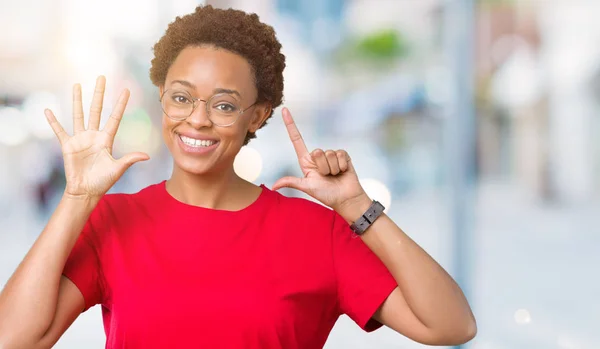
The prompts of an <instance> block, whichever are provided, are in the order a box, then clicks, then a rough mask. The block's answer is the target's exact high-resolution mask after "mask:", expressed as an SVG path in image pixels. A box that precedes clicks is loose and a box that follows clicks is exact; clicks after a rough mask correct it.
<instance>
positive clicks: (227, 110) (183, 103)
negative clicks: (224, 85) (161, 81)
mask: <svg viewBox="0 0 600 349" xmlns="http://www.w3.org/2000/svg"><path fill="white" fill-rule="evenodd" d="M198 101H200V102H204V103H206V115H207V116H208V119H209V120H210V121H211V122H212V123H213V124H214V125H216V126H220V127H227V126H231V125H233V124H235V122H236V121H237V120H238V119H239V117H240V115H242V114H243V113H245V112H246V111H247V110H248V109H250V108H252V107H253V106H254V105H256V103H257V102H258V101H256V102H254V103H252V105H250V106H249V107H248V108H245V109H242V107H241V105H240V104H241V102H240V101H238V100H237V99H236V98H235V97H233V96H232V95H230V94H228V93H218V94H215V95H213V96H212V97H210V98H209V99H207V100H204V99H200V98H194V97H192V96H191V95H190V94H189V93H188V92H186V91H184V90H166V91H165V92H164V93H163V94H162V96H161V97H160V104H161V106H162V109H163V112H164V113H165V114H166V115H167V117H169V118H170V119H172V120H175V121H184V120H185V119H187V118H188V117H190V115H192V113H193V112H194V110H196V107H197V106H198V103H197V102H198Z"/></svg>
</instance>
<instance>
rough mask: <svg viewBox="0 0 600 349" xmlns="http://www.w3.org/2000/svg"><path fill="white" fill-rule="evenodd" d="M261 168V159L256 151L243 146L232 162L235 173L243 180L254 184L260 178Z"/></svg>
mask: <svg viewBox="0 0 600 349" xmlns="http://www.w3.org/2000/svg"><path fill="white" fill-rule="evenodd" d="M262 167H263V159H262V156H261V155H260V153H259V152H258V150H256V149H254V148H251V147H248V146H245V147H242V149H241V150H240V152H239V153H238V155H237V156H236V158H235V161H234V162H233V168H234V170H235V173H237V175H238V176H240V177H242V178H243V179H245V180H247V181H249V182H254V181H255V180H257V179H258V177H259V176H260V173H261V171H262Z"/></svg>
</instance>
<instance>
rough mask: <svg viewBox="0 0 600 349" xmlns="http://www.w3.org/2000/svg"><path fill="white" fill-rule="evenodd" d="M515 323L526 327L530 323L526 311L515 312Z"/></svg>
mask: <svg viewBox="0 0 600 349" xmlns="http://www.w3.org/2000/svg"><path fill="white" fill-rule="evenodd" d="M515 322H516V323H517V324H519V325H527V324H528V323H530V322H531V314H530V313H529V310H527V309H519V310H517V311H515Z"/></svg>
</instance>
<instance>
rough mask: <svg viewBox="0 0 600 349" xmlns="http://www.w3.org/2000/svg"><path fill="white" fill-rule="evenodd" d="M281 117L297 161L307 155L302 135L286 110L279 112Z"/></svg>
mask: <svg viewBox="0 0 600 349" xmlns="http://www.w3.org/2000/svg"><path fill="white" fill-rule="evenodd" d="M281 113H282V115H283V122H284V123H285V127H286V128H287V131H288V134H289V135H290V139H291V140H292V144H293V145H294V150H295V151H296V155H297V156H298V159H301V158H302V157H303V156H305V155H306V154H308V149H306V144H304V140H303V139H302V135H301V134H300V131H299V130H298V127H297V126H296V123H295V122H294V119H293V118H292V114H291V113H290V111H289V110H288V108H283V110H282V111H281Z"/></svg>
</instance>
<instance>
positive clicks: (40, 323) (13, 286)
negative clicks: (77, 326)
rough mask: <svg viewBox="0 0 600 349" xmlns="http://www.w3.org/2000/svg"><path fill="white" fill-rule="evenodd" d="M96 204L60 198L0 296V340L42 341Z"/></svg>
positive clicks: (82, 200) (70, 198) (88, 201)
mask: <svg viewBox="0 0 600 349" xmlns="http://www.w3.org/2000/svg"><path fill="white" fill-rule="evenodd" d="M95 205H96V202H93V201H90V200H84V199H76V198H72V197H66V196H65V197H63V198H62V200H61V201H60V203H59V204H58V207H57V208H56V211H55V212H54V214H53V215H52V217H51V218H50V220H49V222H48V224H47V225H46V227H45V228H44V230H43V231H42V233H41V234H40V236H39V237H38V238H37V240H36V241H35V243H34V244H33V246H32V247H31V249H30V250H29V252H28V253H27V255H26V256H25V258H24V259H23V261H22V262H21V263H20V265H19V266H18V268H17V270H16V271H15V272H14V274H13V275H12V277H11V278H10V279H9V280H8V283H7V284H6V286H5V287H4V289H3V290H2V293H0V338H3V337H5V336H8V335H10V336H15V335H18V334H21V335H23V336H27V337H26V338H41V337H42V336H43V335H44V333H45V331H46V330H47V329H48V328H49V327H50V325H51V323H52V320H53V319H54V315H55V311H56V304H57V299H58V290H59V284H60V279H61V275H62V271H63V268H64V266H65V263H66V260H67V258H68V256H69V254H70V252H71V250H72V249H73V246H74V245H75V242H76V241H77V238H78V237H79V234H80V232H81V230H82V229H83V227H84V225H85V223H86V221H87V219H88V217H89V215H90V214H91V212H92V210H93V209H94V207H95Z"/></svg>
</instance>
